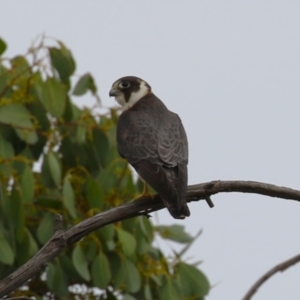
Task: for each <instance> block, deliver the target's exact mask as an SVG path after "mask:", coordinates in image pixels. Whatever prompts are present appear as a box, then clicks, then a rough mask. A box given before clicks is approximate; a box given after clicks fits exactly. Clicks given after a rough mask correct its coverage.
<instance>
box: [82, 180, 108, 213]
mask: <svg viewBox="0 0 300 300" xmlns="http://www.w3.org/2000/svg"><path fill="white" fill-rule="evenodd" d="M86 198H87V200H88V203H89V206H90V208H97V209H99V211H101V210H102V208H103V205H104V203H103V193H102V190H101V188H100V185H99V183H98V182H97V181H95V180H93V179H88V181H87V184H86Z"/></svg>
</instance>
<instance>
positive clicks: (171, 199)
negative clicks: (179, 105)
mask: <svg viewBox="0 0 300 300" xmlns="http://www.w3.org/2000/svg"><path fill="white" fill-rule="evenodd" d="M109 95H110V96H114V97H115V99H116V101H117V102H118V103H119V104H120V105H121V106H122V107H123V112H122V114H121V115H120V118H119V121H118V125H117V146H118V151H119V153H120V155H121V156H122V157H123V158H125V159H126V160H127V161H128V162H129V163H130V164H131V165H132V166H133V167H134V168H135V170H136V171H137V173H138V174H139V176H140V177H141V178H142V179H143V180H144V181H145V182H146V183H148V184H149V185H150V186H151V187H152V188H153V189H154V190H155V191H156V192H157V193H158V194H159V195H160V197H161V198H162V200H163V202H164V204H165V205H166V207H167V208H168V210H169V212H170V214H171V215H172V216H173V217H174V218H175V219H184V218H185V217H188V216H189V215H190V211H189V208H188V206H187V204H186V201H185V197H186V192H187V177H188V174H187V163H188V141H187V137H186V133H185V130H184V128H183V125H182V123H181V120H180V118H179V117H178V115H177V114H175V113H173V112H171V111H169V110H168V109H167V107H166V106H165V105H164V103H163V102H162V101H161V100H160V99H158V98H157V97H156V96H155V95H154V94H153V93H152V90H151V87H150V85H149V84H148V83H147V82H146V81H144V80H142V79H140V78H138V77H134V76H127V77H122V78H120V79H118V80H117V81H116V82H114V84H113V85H112V88H111V90H110V92H109Z"/></svg>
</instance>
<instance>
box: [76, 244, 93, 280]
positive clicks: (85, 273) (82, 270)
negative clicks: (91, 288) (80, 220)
mask: <svg viewBox="0 0 300 300" xmlns="http://www.w3.org/2000/svg"><path fill="white" fill-rule="evenodd" d="M72 260H73V263H74V266H75V269H76V270H77V272H78V273H79V274H80V276H81V277H82V278H83V279H84V280H86V281H90V279H91V276H90V272H89V269H88V262H87V260H86V259H85V256H84V253H83V251H82V249H81V247H80V246H79V245H77V246H76V247H75V249H74V250H73V253H72Z"/></svg>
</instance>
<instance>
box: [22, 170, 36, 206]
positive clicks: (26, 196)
mask: <svg viewBox="0 0 300 300" xmlns="http://www.w3.org/2000/svg"><path fill="white" fill-rule="evenodd" d="M20 186H21V194H22V199H23V200H24V203H32V202H33V196H34V177H33V172H32V170H31V168H30V166H29V165H27V164H26V165H25V168H24V170H23V172H22V174H21V179H20Z"/></svg>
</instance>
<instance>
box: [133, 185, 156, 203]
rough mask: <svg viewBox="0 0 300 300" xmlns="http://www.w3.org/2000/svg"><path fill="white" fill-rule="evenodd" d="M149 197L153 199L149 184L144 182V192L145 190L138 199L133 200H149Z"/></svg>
mask: <svg viewBox="0 0 300 300" xmlns="http://www.w3.org/2000/svg"><path fill="white" fill-rule="evenodd" d="M147 197H152V195H151V194H150V192H149V189H148V184H147V183H146V182H144V190H143V193H142V194H141V195H139V196H137V197H136V198H134V199H133V201H134V200H138V199H141V198H147Z"/></svg>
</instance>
